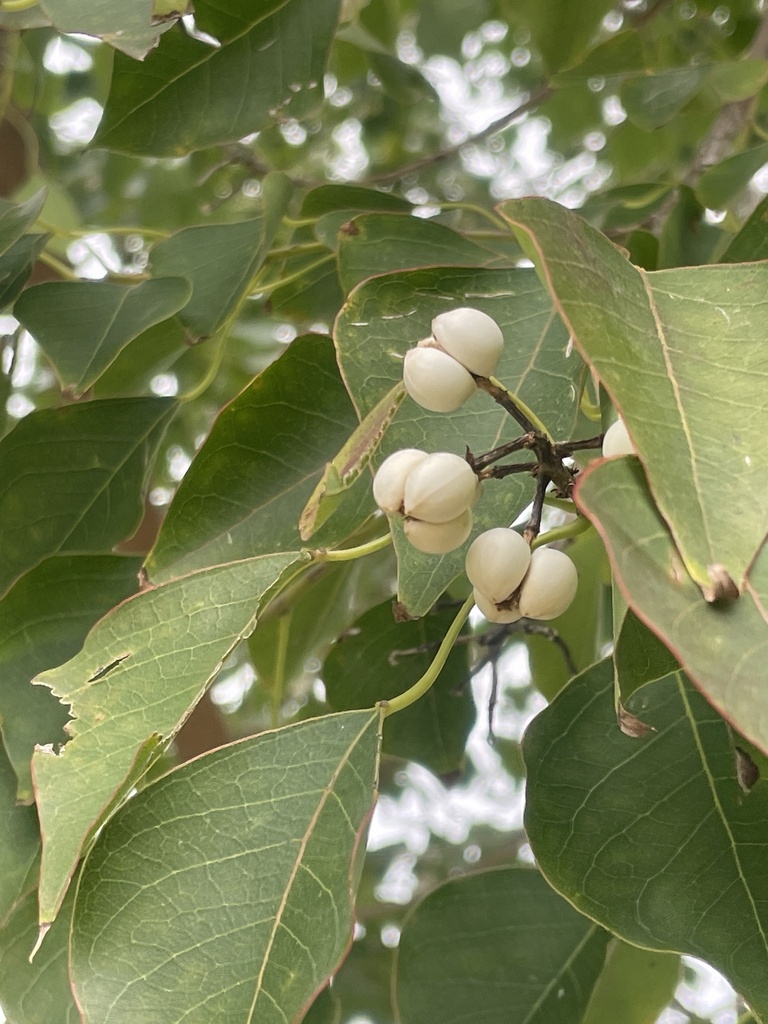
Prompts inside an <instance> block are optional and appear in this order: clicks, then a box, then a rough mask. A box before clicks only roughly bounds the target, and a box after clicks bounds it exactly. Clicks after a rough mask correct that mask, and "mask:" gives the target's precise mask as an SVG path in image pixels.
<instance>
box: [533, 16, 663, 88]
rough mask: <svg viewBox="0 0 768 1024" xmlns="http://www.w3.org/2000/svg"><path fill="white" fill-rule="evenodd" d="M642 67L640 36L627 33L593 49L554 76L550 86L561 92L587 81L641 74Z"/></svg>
mask: <svg viewBox="0 0 768 1024" xmlns="http://www.w3.org/2000/svg"><path fill="white" fill-rule="evenodd" d="M644 67H645V60H644V59H643V45H642V42H641V39H640V35H639V33H638V32H637V31H636V30H635V29H627V30H626V31H624V32H618V33H617V34H616V35H614V36H611V37H610V38H609V39H606V40H605V41H604V42H602V43H599V44H598V45H597V46H595V47H593V48H592V49H591V50H589V51H588V53H587V54H586V55H585V57H584V59H583V60H582V61H580V62H579V63H578V64H576V65H575V66H573V67H570V68H566V69H565V70H563V71H560V72H559V73H558V74H556V75H553V76H552V84H553V85H555V86H556V87H558V88H561V87H563V86H568V85H573V84H575V83H580V82H583V81H585V80H588V79H590V78H595V77H598V78H611V77H614V76H617V75H626V74H627V72H630V71H642V70H643V68H644Z"/></svg>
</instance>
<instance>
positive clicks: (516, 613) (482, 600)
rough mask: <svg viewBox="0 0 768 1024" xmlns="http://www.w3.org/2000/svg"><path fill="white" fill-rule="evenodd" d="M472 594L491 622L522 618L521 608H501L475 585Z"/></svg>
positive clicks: (507, 621)
mask: <svg viewBox="0 0 768 1024" xmlns="http://www.w3.org/2000/svg"><path fill="white" fill-rule="evenodd" d="M472 596H473V597H474V599H475V604H476V605H477V607H478V608H479V610H480V611H481V612H482V613H483V615H484V616H485V618H486V619H488V621H489V622H504V623H509V622H517V620H518V619H520V618H522V616H521V614H520V609H519V608H499V607H498V605H497V604H496V603H495V602H494V601H492V600H491V599H490V598H489V597H486V595H485V594H483V593H482V592H481V591H479V590H478V589H477V587H474V588H473V590H472Z"/></svg>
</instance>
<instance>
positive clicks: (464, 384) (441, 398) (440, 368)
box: [403, 345, 475, 412]
mask: <svg viewBox="0 0 768 1024" xmlns="http://www.w3.org/2000/svg"><path fill="white" fill-rule="evenodd" d="M403 383H404V384H405V390H406V391H407V392H408V394H409V395H410V396H411V398H412V399H413V400H414V402H416V403H417V404H418V405H420V406H421V407H422V409H428V410H429V411H430V412H455V411H456V409H458V408H459V406H460V405H462V403H464V402H466V400H467V399H468V398H470V397H471V396H472V395H473V394H474V393H475V382H474V380H473V379H472V377H471V375H470V374H469V372H468V371H467V370H465V369H464V367H463V366H462V365H461V364H460V363H457V362H456V360H455V359H453V358H452V357H451V356H449V355H448V353H447V352H441V351H440V349H438V348H433V347H419V346H418V345H417V346H416V348H412V349H409V351H408V352H406V353H405V359H404V361H403Z"/></svg>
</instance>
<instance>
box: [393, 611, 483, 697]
mask: <svg viewBox="0 0 768 1024" xmlns="http://www.w3.org/2000/svg"><path fill="white" fill-rule="evenodd" d="M474 606H475V598H474V595H472V594H470V595H469V597H468V598H467V599H466V601H465V602H464V604H463V605H462V606H461V608H460V609H459V611H458V612H457V614H456V618H455V619H454V620H453V622H452V623H451V625H450V626H449V628H448V632H447V633H446V634H445V636H444V637H443V642H442V643H441V644H440V646H439V647H438V649H437V653H436V654H435V656H434V658H433V659H432V664H431V665H430V666H429V668H428V669H427V671H426V672H425V673H424V675H423V676H422V677H421V678H420V679H419V680H417V682H415V683H414V684H413V686H411V687H410V688H409V689H407V690H406V691H405V693H401V694H400V695H399V696H398V697H393V698H392V700H389V701H381V702H380V703H379V704H378V707H380V708H382V710H383V711H384V715H385V717H388V716H389V715H394V714H396V713H397V712H398V711H402V710H403V708H407V707H410V706H411V704H413V703H415V702H416V701H417V700H419V698H421V697H423V696H424V694H425V693H427V691H428V690H429V689H430V688H431V686H432V684H433V683H434V682H435V680H436V679H437V677H438V676H439V675H440V672H441V670H442V668H443V666H444V665H445V663H446V661H447V660H448V655H449V654H450V653H451V650H452V649H453V645H454V644H455V643H456V640H457V639H458V636H459V633H460V632H461V630H462V627H463V626H464V623H465V622H466V621H467V618H468V617H469V613H470V612H471V611H472V609H473V608H474Z"/></svg>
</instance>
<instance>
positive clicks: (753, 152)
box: [696, 142, 768, 262]
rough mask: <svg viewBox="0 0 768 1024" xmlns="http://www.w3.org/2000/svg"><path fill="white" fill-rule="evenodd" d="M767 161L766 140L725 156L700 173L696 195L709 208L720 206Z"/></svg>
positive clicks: (736, 193)
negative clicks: (724, 158) (726, 157)
mask: <svg viewBox="0 0 768 1024" xmlns="http://www.w3.org/2000/svg"><path fill="white" fill-rule="evenodd" d="M766 162H768V142H764V143H763V144H762V146H755V147H754V148H753V149H747V150H745V151H744V152H743V153H737V154H736V155H735V156H731V157H728V159H727V160H722V161H721V162H720V163H718V164H715V165H714V166H713V167H709V168H708V169H707V170H706V171H705V172H704V173H703V174H702V176H701V177H700V178H699V180H698V183H697V185H696V195H697V196H698V198H699V199H700V200H701V202H702V203H703V204H704V205H705V206H708V207H710V209H713V210H723V209H725V207H726V206H728V204H729V203H730V202H731V201H732V200H734V199H735V198H736V197H737V196H738V194H739V193H740V192H741V191H742V190H743V189H745V188H746V187H747V185H748V184H749V180H750V178H751V177H752V176H753V175H754V174H757V172H758V171H759V170H760V168H761V167H762V166H763V164H764V163H766ZM729 262H732V261H729Z"/></svg>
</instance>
